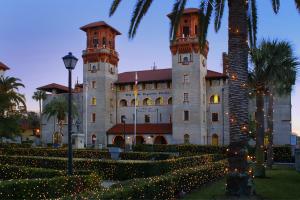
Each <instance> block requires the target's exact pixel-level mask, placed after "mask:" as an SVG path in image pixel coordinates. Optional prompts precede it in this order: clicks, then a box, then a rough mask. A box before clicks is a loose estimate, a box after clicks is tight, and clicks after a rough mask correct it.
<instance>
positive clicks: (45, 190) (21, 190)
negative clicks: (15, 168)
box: [0, 175, 100, 199]
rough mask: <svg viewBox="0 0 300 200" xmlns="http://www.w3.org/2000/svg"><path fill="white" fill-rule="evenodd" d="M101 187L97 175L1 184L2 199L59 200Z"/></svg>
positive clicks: (11, 181) (21, 180)
mask: <svg viewBox="0 0 300 200" xmlns="http://www.w3.org/2000/svg"><path fill="white" fill-rule="evenodd" d="M99 185H100V179H99V177H97V176H96V175H90V176H65V177H55V178H50V179H20V180H10V181H2V182H1V184H0V196H1V198H2V199H46V198H59V197H61V196H64V195H72V194H75V193H78V192H82V191H86V190H88V189H89V188H97V187H99Z"/></svg>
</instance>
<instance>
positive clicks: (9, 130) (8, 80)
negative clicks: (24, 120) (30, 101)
mask: <svg viewBox="0 0 300 200" xmlns="http://www.w3.org/2000/svg"><path fill="white" fill-rule="evenodd" d="M20 81H21V80H20V79H18V78H15V77H9V76H7V77H4V76H1V77H0V137H1V138H2V137H6V138H14V136H16V135H18V133H20V126H19V120H20V116H21V115H20V113H19V112H18V110H16V109H14V108H15V107H17V106H22V107H23V109H22V110H21V111H23V110H26V103H25V96H24V95H22V94H20V93H19V92H18V90H19V88H20V87H23V88H24V87H25V86H24V85H23V84H22V83H21V82H20ZM1 141H2V140H1Z"/></svg>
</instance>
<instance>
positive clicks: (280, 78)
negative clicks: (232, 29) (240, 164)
mask: <svg viewBox="0 0 300 200" xmlns="http://www.w3.org/2000/svg"><path fill="white" fill-rule="evenodd" d="M251 59H252V62H253V64H254V69H253V70H252V71H251V72H250V74H249V86H250V87H251V89H252V90H253V92H254V94H255V96H256V107H257V109H256V160H257V162H256V166H255V167H256V169H255V176H257V177H265V167H264V166H263V164H264V138H265V136H264V135H265V132H264V131H265V127H264V124H265V121H264V115H265V114H264V102H265V95H268V99H269V106H268V117H267V124H268V129H267V134H268V137H269V145H268V148H271V145H272V142H271V141H272V140H273V137H272V132H273V122H272V121H273V93H276V94H279V95H283V94H288V93H290V92H291V90H292V86H293V85H294V84H295V81H296V73H297V66H298V65H299V62H298V61H297V58H296V57H295V56H294V53H293V49H292V47H291V44H290V43H288V42H285V41H282V42H278V41H277V40H274V41H268V40H267V41H266V40H263V41H262V43H261V44H260V45H259V47H258V48H257V49H253V50H252V51H251ZM269 151H270V150H269ZM269 159H271V158H269ZM269 162H270V161H269Z"/></svg>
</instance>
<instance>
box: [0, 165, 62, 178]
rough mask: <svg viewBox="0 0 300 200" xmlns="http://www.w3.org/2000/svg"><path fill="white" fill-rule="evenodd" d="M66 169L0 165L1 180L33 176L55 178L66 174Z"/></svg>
mask: <svg viewBox="0 0 300 200" xmlns="http://www.w3.org/2000/svg"><path fill="white" fill-rule="evenodd" d="M64 175H66V173H65V172H64V171H59V170H54V169H44V168H29V167H23V166H14V165H0V180H9V179H33V178H53V177H55V176H64Z"/></svg>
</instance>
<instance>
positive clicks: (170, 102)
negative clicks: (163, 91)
mask: <svg viewBox="0 0 300 200" xmlns="http://www.w3.org/2000/svg"><path fill="white" fill-rule="evenodd" d="M168 105H172V97H170V98H169V99H168Z"/></svg>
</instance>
